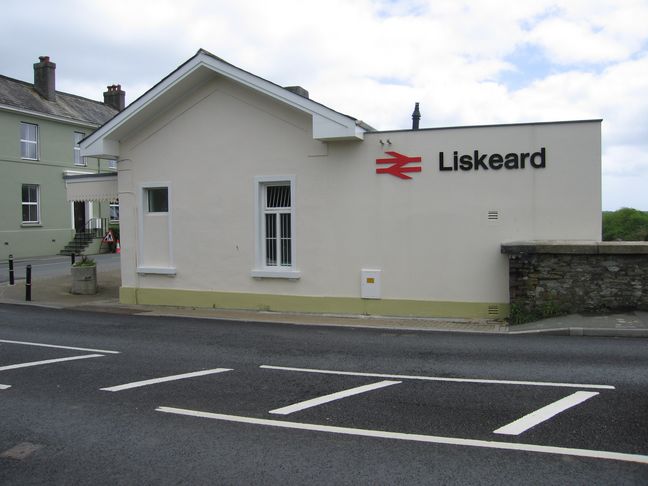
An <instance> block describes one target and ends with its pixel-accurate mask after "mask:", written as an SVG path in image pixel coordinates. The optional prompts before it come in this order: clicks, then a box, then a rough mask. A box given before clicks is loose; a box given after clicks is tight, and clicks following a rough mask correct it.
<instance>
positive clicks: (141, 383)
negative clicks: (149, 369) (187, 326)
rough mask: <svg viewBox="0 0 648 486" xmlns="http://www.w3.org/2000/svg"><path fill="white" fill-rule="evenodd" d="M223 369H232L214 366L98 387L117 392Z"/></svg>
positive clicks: (209, 373) (208, 373)
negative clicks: (207, 368)
mask: <svg viewBox="0 0 648 486" xmlns="http://www.w3.org/2000/svg"><path fill="white" fill-rule="evenodd" d="M225 371H232V370H231V369H230V368H214V369H212V370H202V371H192V372H191V373H183V374H181V375H173V376H163V377H161V378H152V379H150V380H143V381H134V382H132V383H125V384H123V385H116V386H109V387H106V388H100V390H103V391H110V392H118V391H122V390H129V389H130V388H139V387H140V386H147V385H155V384H156V383H164V382H166V381H175V380H183V379H185V378H193V377H195V376H204V375H211V374H214V373H224V372H225Z"/></svg>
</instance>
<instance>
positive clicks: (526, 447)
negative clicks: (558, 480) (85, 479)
mask: <svg viewBox="0 0 648 486" xmlns="http://www.w3.org/2000/svg"><path fill="white" fill-rule="evenodd" d="M155 410H156V412H164V413H172V414H176V415H187V416H190V417H201V418H209V419H214V420H222V421H226V422H237V423H243V424H253V425H264V426H269V427H280V428H284V429H297V430H312V431H315V432H328V433H333V434H344V435H355V436H362V437H376V438H381V439H396V440H407V441H412V442H427V443H432V444H448V445H458V446H468V447H482V448H486V449H504V450H511V451H524V452H542V453H545V454H561V455H570V456H580V457H589V458H594V459H612V460H616V461H626V462H638V463H640V464H648V456H642V455H639V454H626V453H623V452H609V451H596V450H588V449H572V448H569V447H552V446H543V445H535V444H520V443H515V442H495V441H487V440H476V439H461V438H457V437H441V436H435V435H419V434H405V433H401V432H387V431H383V430H371V429H353V428H347V427H335V426H332V425H318V424H308V423H299V422H284V421H282V420H267V419H258V418H253V417H241V416H238V415H223V414H220V413H211V412H201V411H198V410H186V409H182V408H173V407H158V408H156V409H155Z"/></svg>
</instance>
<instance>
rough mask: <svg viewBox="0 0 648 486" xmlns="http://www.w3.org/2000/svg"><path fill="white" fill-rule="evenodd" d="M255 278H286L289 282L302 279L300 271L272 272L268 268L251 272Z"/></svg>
mask: <svg viewBox="0 0 648 486" xmlns="http://www.w3.org/2000/svg"><path fill="white" fill-rule="evenodd" d="M250 275H251V276H252V277H254V278H285V279H288V280H298V279H300V278H301V272H300V271H299V270H271V269H266V268H257V269H254V270H252V271H251V272H250Z"/></svg>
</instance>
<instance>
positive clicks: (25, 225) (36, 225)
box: [20, 223, 43, 228]
mask: <svg viewBox="0 0 648 486" xmlns="http://www.w3.org/2000/svg"><path fill="white" fill-rule="evenodd" d="M20 227H21V228H42V227H43V225H42V224H41V223H20Z"/></svg>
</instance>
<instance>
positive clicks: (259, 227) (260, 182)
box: [251, 175, 301, 279]
mask: <svg viewBox="0 0 648 486" xmlns="http://www.w3.org/2000/svg"><path fill="white" fill-rule="evenodd" d="M276 185H289V186H290V211H289V212H290V262H291V265H290V266H281V265H272V266H268V265H267V264H266V255H265V248H266V246H265V214H266V211H265V197H264V196H265V188H266V187H268V186H276ZM295 195H296V192H295V176H294V175H284V176H258V177H255V178H254V227H255V231H254V240H255V267H254V268H253V269H252V271H251V276H252V277H255V278H285V279H298V278H300V277H301V272H300V271H299V270H297V258H296V257H297V252H296V247H297V245H296V243H297V242H296V239H295V226H296V225H295V222H296V219H295V202H296V197H295ZM284 212H285V211H284ZM278 233H279V232H278Z"/></svg>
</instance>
